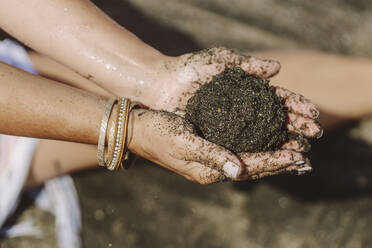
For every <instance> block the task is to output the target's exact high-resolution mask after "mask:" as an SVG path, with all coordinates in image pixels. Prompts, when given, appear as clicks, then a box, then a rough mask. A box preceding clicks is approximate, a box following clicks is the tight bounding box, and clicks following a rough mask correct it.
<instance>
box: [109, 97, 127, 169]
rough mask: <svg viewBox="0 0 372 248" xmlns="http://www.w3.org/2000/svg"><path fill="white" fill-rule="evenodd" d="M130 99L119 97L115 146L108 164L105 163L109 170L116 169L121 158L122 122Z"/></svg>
mask: <svg viewBox="0 0 372 248" xmlns="http://www.w3.org/2000/svg"><path fill="white" fill-rule="evenodd" d="M129 104H130V100H129V99H127V98H123V97H122V98H120V99H119V106H118V107H119V114H118V116H117V124H116V130H117V131H116V136H115V146H114V152H113V155H112V158H111V161H110V163H109V164H107V168H108V169H109V170H116V169H118V167H119V164H120V162H121V158H122V156H123V148H124V145H123V141H124V139H125V137H124V133H123V131H124V123H125V119H127V117H128V110H129Z"/></svg>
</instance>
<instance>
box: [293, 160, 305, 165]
mask: <svg viewBox="0 0 372 248" xmlns="http://www.w3.org/2000/svg"><path fill="white" fill-rule="evenodd" d="M304 163H305V161H303V160H299V161H297V162H295V163H294V164H295V165H300V164H304Z"/></svg>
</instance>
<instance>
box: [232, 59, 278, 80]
mask: <svg viewBox="0 0 372 248" xmlns="http://www.w3.org/2000/svg"><path fill="white" fill-rule="evenodd" d="M240 57H241V58H240V60H241V61H242V62H241V64H240V65H239V66H240V67H241V68H242V69H243V70H244V71H245V72H246V73H248V74H254V75H257V76H259V77H261V78H270V77H273V76H275V75H276V74H278V72H279V71H280V63H279V62H278V61H274V60H266V59H259V58H256V57H252V56H240Z"/></svg>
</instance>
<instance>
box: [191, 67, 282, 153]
mask: <svg viewBox="0 0 372 248" xmlns="http://www.w3.org/2000/svg"><path fill="white" fill-rule="evenodd" d="M268 82H269V81H268V80H265V79H261V78H258V77H256V76H253V75H248V74H246V73H245V72H244V71H243V70H242V69H241V68H239V67H233V68H228V69H226V70H225V71H223V72H222V73H220V74H218V75H216V76H215V77H214V78H213V79H212V80H211V82H210V83H208V84H205V85H203V86H201V87H200V88H199V90H198V91H197V92H196V94H195V95H194V96H193V97H192V98H190V100H189V101H188V103H187V106H186V116H185V117H186V119H187V120H188V121H190V122H191V123H193V124H194V126H195V128H196V130H197V131H198V132H199V134H200V135H201V136H202V137H204V138H205V139H207V140H209V141H211V142H213V143H216V144H218V145H221V146H223V147H225V148H227V149H229V150H231V151H233V152H235V153H240V152H262V151H271V150H276V149H278V148H280V147H281V145H282V144H283V142H285V141H286V140H287V131H286V129H285V122H286V113H285V110H284V108H283V105H282V103H281V98H280V97H278V96H276V94H275V90H274V89H273V88H272V87H271V86H269V83H268Z"/></svg>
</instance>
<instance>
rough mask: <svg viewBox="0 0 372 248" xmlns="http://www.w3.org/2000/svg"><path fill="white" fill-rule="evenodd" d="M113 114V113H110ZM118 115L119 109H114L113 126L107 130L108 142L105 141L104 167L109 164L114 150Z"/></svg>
mask: <svg viewBox="0 0 372 248" xmlns="http://www.w3.org/2000/svg"><path fill="white" fill-rule="evenodd" d="M112 114H114V113H112ZM118 115H119V108H117V109H116V112H115V118H114V120H113V126H112V127H111V130H112V132H110V131H111V130H108V132H110V133H109V135H108V141H107V153H106V155H105V162H106V166H107V165H108V164H110V163H111V160H112V155H113V154H114V150H115V139H116V133H117V116H118Z"/></svg>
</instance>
